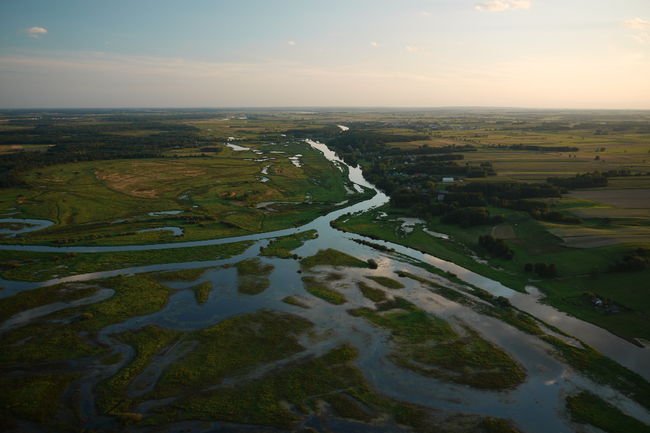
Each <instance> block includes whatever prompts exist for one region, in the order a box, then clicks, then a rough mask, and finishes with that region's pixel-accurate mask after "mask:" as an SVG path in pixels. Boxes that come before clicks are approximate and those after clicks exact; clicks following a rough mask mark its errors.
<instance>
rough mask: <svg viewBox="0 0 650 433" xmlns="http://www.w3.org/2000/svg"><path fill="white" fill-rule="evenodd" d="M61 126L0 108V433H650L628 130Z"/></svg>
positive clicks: (212, 118) (381, 116)
mask: <svg viewBox="0 0 650 433" xmlns="http://www.w3.org/2000/svg"><path fill="white" fill-rule="evenodd" d="M81 114H82V116H79V117H77V118H78V119H82V120H80V121H75V122H71V123H68V124H63V125H61V124H57V122H51V123H48V122H47V114H45V115H43V116H41V119H45V121H43V120H41V123H40V124H37V123H35V122H34V121H32V120H27V119H28V118H30V117H32V116H28V114H27V113H26V114H25V115H24V116H23V117H22V118H21V117H20V116H16V114H15V113H10V114H7V113H4V114H3V115H5V116H9V117H10V119H9V121H8V122H7V123H9V125H7V124H6V123H3V127H2V131H0V132H2V133H3V134H5V135H4V136H2V135H1V134H0V138H1V139H2V141H1V142H0V144H1V145H2V146H3V147H2V148H1V149H2V151H3V152H2V155H4V156H5V160H3V161H4V164H5V165H4V167H5V169H6V170H5V172H4V177H3V182H4V184H3V185H4V186H3V189H2V191H1V193H0V202H1V203H0V212H1V213H3V214H4V216H5V217H6V218H7V219H12V221H11V222H7V223H6V224H4V225H3V226H2V228H3V229H5V228H6V229H9V232H7V233H6V234H4V237H3V238H2V245H0V259H1V260H0V261H1V264H2V274H1V277H2V278H1V280H0V286H2V287H3V289H2V290H0V346H1V347H2V351H1V353H2V356H0V389H1V390H2V391H3V393H2V397H0V402H1V405H0V427H2V429H3V431H28V430H34V431H36V430H39V431H79V432H81V431H133V432H155V431H206V432H207V431H220V430H223V431H226V430H227V431H269V432H271V431H273V432H277V431H296V432H313V431H319V432H326V431H364V432H411V431H417V432H434V431H436V432H439V431H442V432H452V431H453V432H487V433H489V432H522V433H523V432H546V431H606V432H616V431H631V430H629V429H633V431H640V432H642V431H650V383H649V382H648V381H649V380H650V374H649V372H648V369H647V365H648V363H650V352H648V350H650V348H644V346H647V345H650V319H648V317H649V315H650V298H649V297H650V291H649V290H648V283H647V282H648V281H649V279H648V276H649V275H650V274H649V272H650V269H648V266H647V263H648V261H647V259H646V250H648V249H649V248H650V238H648V237H647V236H648V235H647V231H648V230H650V222H649V221H648V216H647V215H646V213H645V212H647V211H648V210H649V209H650V204H649V203H650V201H649V200H647V197H646V196H647V194H648V191H650V182H649V180H648V179H650V177H648V172H647V170H648V165H646V162H645V155H646V154H648V152H649V151H650V135H648V134H650V125H649V123H648V122H649V121H648V119H649V117H648V114H647V113H645V112H630V113H624V114H620V113H616V114H611V113H599V112H577V111H576V112H570V111H569V112H563V111H550V110H549V111H548V112H544V111H541V112H538V111H526V110H478V109H477V110H474V109H467V110H465V111H463V112H460V111H458V110H455V109H449V110H446V111H445V110H422V111H413V110H395V111H386V110H375V111H369V110H347V111H332V110H320V111H313V112H312V111H310V112H301V111H288V110H284V111H282V110H256V111H254V112H253V111H246V112H244V111H241V112H237V111H214V112H205V111H198V112H194V111H191V110H188V111H186V112H182V113H181V114H179V113H178V112H175V113H173V114H172V113H168V114H167V115H162V116H161V115H160V114H155V113H154V114H152V113H148V112H144V111H143V112H139V113H135V114H133V115H132V116H131V117H128V116H127V117H126V118H125V117H124V116H123V115H122V114H119V113H116V114H115V117H114V118H112V117H111V116H112V115H111V114H110V113H109V114H106V113H101V114H100V113H94V112H92V111H91V110H89V111H88V112H85V113H81ZM118 114H119V115H118ZM11 116H13V117H11ZM5 125H7V127H6V128H5V127H4V126H5ZM9 126H11V128H9ZM20 131H23V133H22V135H21V133H20ZM66 134H67V135H66ZM88 134H96V138H97V140H100V139H101V140H103V142H102V143H103V144H101V145H98V144H96V143H97V142H94V143H95V144H93V143H91V142H90V141H88V140H87V139H86V138H84V137H86V136H87V135H88ZM66 137H67V138H66ZM55 138H56V140H59V141H60V142H59V143H57V144H56V145H54V146H53V148H54V149H55V150H54V152H59V153H54V156H51V158H50V159H43V160H41V159H39V158H41V155H47V154H48V153H50V152H52V151H50V150H48V149H49V147H50V144H49V143H50V142H49V141H48V140H55ZM306 139H311V140H310V141H306ZM138 140H139V141H138ZM312 140H313V141H312ZM12 142H13V143H14V144H12ZM15 142H20V143H22V144H21V146H23V147H24V148H26V147H28V146H47V147H45V150H47V152H45V151H44V150H42V151H39V152H34V153H30V154H29V155H27V153H23V152H21V149H18V148H13V146H15V145H16V144H15ZM320 143H325V144H326V145H327V147H325V146H323V145H321V144H320ZM8 146H11V147H8ZM134 146H135V147H134ZM137 146H141V148H142V150H140V148H138V147H137ZM525 146H534V147H530V148H526V147H525ZM565 147H566V148H567V149H568V150H565V149H564V148H565ZM441 155H443V157H441ZM459 155H460V156H459ZM91 157H92V159H91ZM596 157H598V158H596ZM445 158H446V159H445ZM605 161H606V162H605ZM29 164H33V165H34V166H33V167H32V166H30V165H29ZM601 173H607V175H606V176H602V175H601ZM576 174H577V175H576ZM585 174H587V175H588V176H587V175H585ZM583 175H585V176H583ZM450 177H452V178H453V180H451V181H450V180H449V178H450ZM603 177H605V178H606V181H603V180H602V179H601V178H603ZM555 178H557V179H559V180H553V179H555ZM587 178H588V179H587ZM570 179H579V180H580V182H578V181H573V183H570V182H569V180H570ZM553 182H555V183H553ZM567 182H568V183H567ZM589 182H591V183H589ZM594 182H596V183H597V184H594ZM511 184H512V185H514V186H506V185H511ZM490 185H492V186H490ZM495 185H496V186H495ZM499 185H501V186H499ZM549 185H550V186H549ZM585 185H587V186H586V187H585ZM475 191H484V192H486V191H490V192H489V194H488V193H486V195H485V196H478V195H476V192H475ZM504 191H505V192H504ZM516 191H518V193H519V194H521V193H522V191H526V192H525V194H529V195H528V196H527V198H525V199H524V202H519V203H518V204H517V203H515V200H514V199H512V198H509V197H514V198H516V199H517V200H519V199H520V198H521V196H519V197H515V195H516ZM463 194H465V195H463ZM472 194H474V195H472ZM508 194H510V195H508ZM535 194H538V196H535ZM540 194H546V196H539V195H540ZM445 195H449V196H451V197H453V199H452V200H449V199H446V198H445V197H444V196H445ZM531 195H532V196H531ZM451 197H450V198H451ZM481 200H483V202H481ZM509 200H510V201H509ZM481 203H482V205H481V206H479V204H481ZM531 203H532V204H531ZM517 207H518V208H517ZM480 208H482V209H484V210H480V211H478V210H472V211H469V210H468V209H480ZM441 209H444V212H440V210H441ZM540 209H541V211H540ZM599 212H610V213H609V214H606V213H602V214H600V213H599ZM456 215H459V217H458V219H457V220H456V219H454V218H456ZM20 218H27V219H31V220H47V221H48V222H49V224H50V225H48V226H42V225H36V224H33V223H31V222H27V221H28V220H25V221H26V222H25V223H24V224H21V223H15V222H13V219H20ZM463 218H466V219H463ZM0 222H1V220H0ZM25 229H27V230H26V231H24V230H25ZM19 231H20V232H19ZM0 235H1V233H0ZM488 235H489V236H490V237H491V238H494V239H500V240H502V241H499V242H497V241H494V242H492V243H489V242H487V241H485V239H487V238H486V237H487V236H488ZM494 245H500V246H501V247H500V248H502V250H498V249H497V248H495V247H494ZM508 257H509V258H508ZM541 263H544V265H545V266H544V267H542V266H541ZM529 265H530V266H532V270H531V269H530V266H529ZM594 299H596V300H598V301H600V302H601V305H602V304H604V305H606V307H604V306H598V305H596V304H594V302H593V301H594ZM612 307H616V312H614V310H609V309H610V308H612ZM626 429H627V430H626Z"/></svg>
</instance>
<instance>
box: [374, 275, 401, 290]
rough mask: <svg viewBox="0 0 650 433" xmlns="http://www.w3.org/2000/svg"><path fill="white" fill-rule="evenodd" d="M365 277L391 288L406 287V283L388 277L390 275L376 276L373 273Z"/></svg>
mask: <svg viewBox="0 0 650 433" xmlns="http://www.w3.org/2000/svg"><path fill="white" fill-rule="evenodd" d="M365 277H366V278H368V279H370V280H372V281H374V282H375V283H377V284H381V285H382V286H384V287H387V288H389V289H403V288H404V287H406V286H404V284H402V283H400V282H399V281H395V280H393V279H392V278H388V277H375V276H372V275H366V276H365Z"/></svg>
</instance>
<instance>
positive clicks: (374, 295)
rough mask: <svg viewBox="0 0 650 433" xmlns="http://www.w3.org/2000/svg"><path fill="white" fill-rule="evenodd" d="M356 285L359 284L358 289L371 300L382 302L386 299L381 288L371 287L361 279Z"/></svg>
mask: <svg viewBox="0 0 650 433" xmlns="http://www.w3.org/2000/svg"><path fill="white" fill-rule="evenodd" d="M357 286H359V290H361V293H362V294H363V296H365V297H366V298H368V299H370V300H371V301H373V302H382V301H385V300H386V293H384V291H383V290H380V289H375V288H372V287H370V286H369V285H367V284H366V283H364V282H363V281H359V282H357Z"/></svg>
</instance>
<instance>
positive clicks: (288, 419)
mask: <svg viewBox="0 0 650 433" xmlns="http://www.w3.org/2000/svg"><path fill="white" fill-rule="evenodd" d="M355 357H356V351H355V350H354V349H352V348H350V347H348V346H343V347H342V348H338V349H334V350H333V351H331V352H329V353H328V354H326V355H324V356H323V357H320V358H316V359H311V360H300V361H296V362H294V363H291V364H289V365H287V366H285V367H282V368H279V369H277V370H275V371H273V372H272V373H270V374H268V375H266V376H265V377H264V378H262V379H259V380H252V381H248V382H245V383H242V384H241V385H240V386H239V387H237V388H230V387H228V388H221V389H218V390H215V391H204V392H202V393H200V394H194V395H191V396H188V397H185V398H181V399H179V400H177V401H175V402H174V405H173V406H168V407H164V408H161V409H160V410H159V412H160V413H161V414H160V415H157V416H158V417H159V418H158V420H160V421H161V422H162V423H165V422H169V421H173V420H183V419H206V420H223V421H231V422H243V421H245V422H246V423H249V424H257V425H267V426H274V427H278V428H283V429H290V428H292V427H294V426H295V424H296V422H297V421H299V420H300V419H301V418H299V417H298V416H296V415H294V414H293V413H291V412H290V411H288V410H287V409H286V406H285V405H283V404H282V403H281V402H282V401H286V402H288V403H289V404H291V405H293V406H295V407H296V409H298V410H299V411H301V412H307V411H308V408H307V405H309V406H312V405H313V404H314V403H315V401H314V400H315V398H316V397H317V396H323V398H326V399H327V398H328V397H329V396H330V395H334V394H335V393H338V390H341V389H345V390H348V392H350V393H351V394H353V395H354V396H355V397H357V398H359V397H361V400H362V401H364V402H366V403H368V402H370V400H369V397H370V398H372V395H369V393H368V391H367V390H366V387H365V386H364V385H365V384H364V379H363V375H362V374H361V372H360V371H359V370H357V369H356V368H354V367H352V366H350V365H349V364H348V363H349V362H350V361H351V360H353V359H354V358H355ZM351 358H352V359H351ZM312 407H313V406H312ZM153 418H154V419H151V420H149V423H150V424H154V425H155V424H156V423H157V422H156V421H157V420H156V419H155V418H156V416H154V417H153Z"/></svg>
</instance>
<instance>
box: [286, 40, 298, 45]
mask: <svg viewBox="0 0 650 433" xmlns="http://www.w3.org/2000/svg"><path fill="white" fill-rule="evenodd" d="M288 44H289V45H296V43H295V42H294V41H289V42H288Z"/></svg>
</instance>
